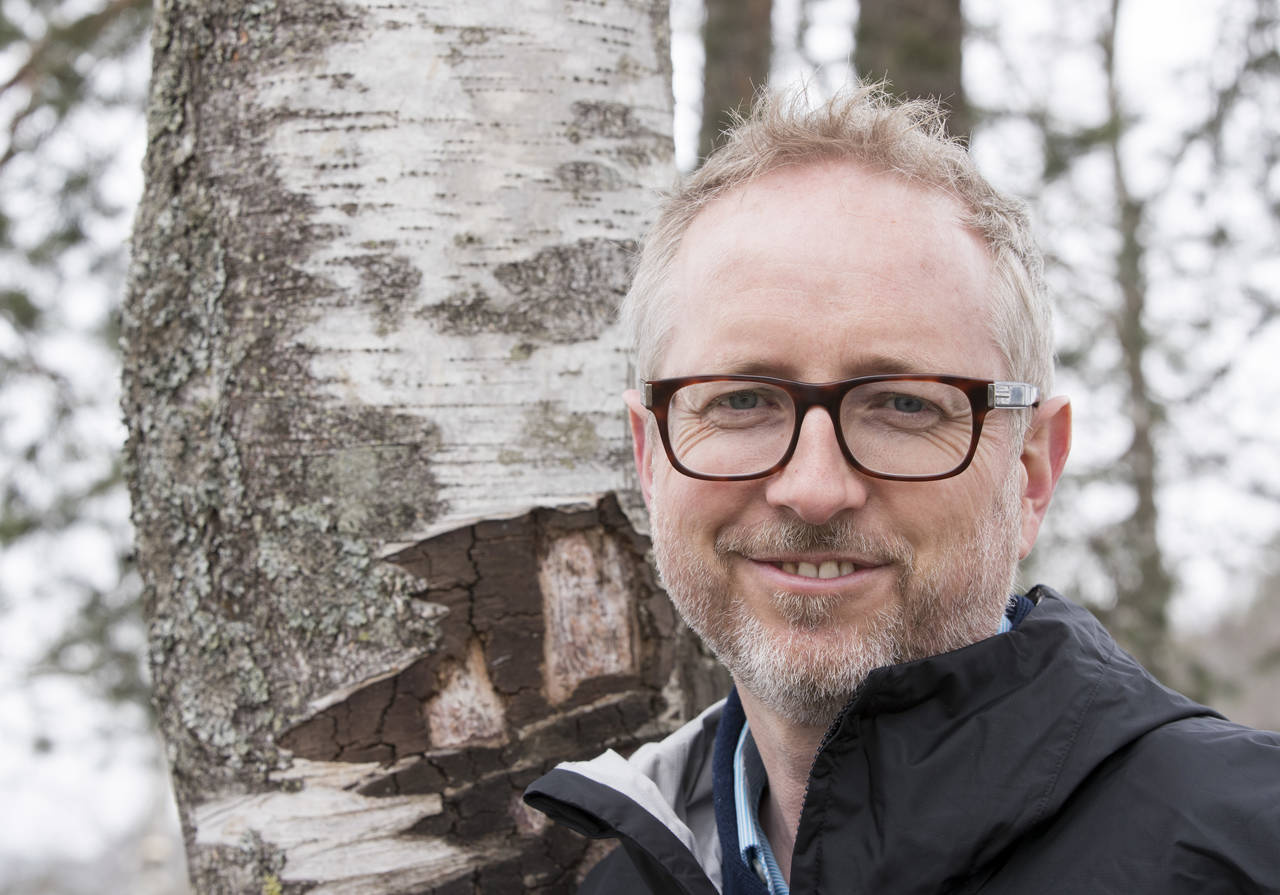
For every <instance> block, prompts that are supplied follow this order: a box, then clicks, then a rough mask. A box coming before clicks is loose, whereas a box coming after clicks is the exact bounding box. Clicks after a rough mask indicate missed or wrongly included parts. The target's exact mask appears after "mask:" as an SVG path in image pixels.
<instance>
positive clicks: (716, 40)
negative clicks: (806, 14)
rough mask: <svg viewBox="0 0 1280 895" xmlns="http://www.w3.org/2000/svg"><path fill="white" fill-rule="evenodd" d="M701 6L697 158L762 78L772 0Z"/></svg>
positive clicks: (710, 0) (717, 0)
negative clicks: (703, 14) (700, 113)
mask: <svg viewBox="0 0 1280 895" xmlns="http://www.w3.org/2000/svg"><path fill="white" fill-rule="evenodd" d="M705 8H706V19H705V21H704V23H703V26H702V44H703V48H704V51H705V63H704V65H703V75H702V80H703V91H702V128H701V131H700V133H699V136H698V158H699V159H704V158H706V157H707V156H708V155H709V154H710V153H711V150H712V149H713V148H715V146H716V144H717V142H718V141H719V137H720V134H721V133H722V132H723V131H724V130H725V129H726V128H727V127H728V126H729V124H730V122H731V120H732V113H733V112H735V111H737V110H739V109H743V108H745V107H746V106H749V105H750V104H751V98H752V96H753V94H754V92H755V91H756V90H758V89H760V88H761V87H763V86H764V85H765V84H766V83H767V82H768V80H769V65H770V60H771V58H772V55H773V25H772V16H773V2H772V0H705Z"/></svg>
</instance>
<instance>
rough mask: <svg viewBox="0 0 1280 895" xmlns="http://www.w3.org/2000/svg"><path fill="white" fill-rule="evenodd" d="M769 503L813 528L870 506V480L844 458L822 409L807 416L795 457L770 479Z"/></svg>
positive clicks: (767, 497)
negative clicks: (784, 508) (835, 517)
mask: <svg viewBox="0 0 1280 895" xmlns="http://www.w3.org/2000/svg"><path fill="white" fill-rule="evenodd" d="M765 499H766V500H768V502H769V503H770V504H771V505H773V506H779V507H786V508H788V509H790V510H791V511H792V512H793V513H795V514H796V515H797V516H798V517H800V519H802V520H804V521H805V522H808V523H810V524H811V525H821V524H822V523H824V522H827V521H829V520H830V519H831V518H833V517H834V516H836V515H838V514H839V513H841V512H843V511H844V510H850V509H857V508H859V507H861V506H862V505H863V504H864V503H866V499H867V479H866V477H865V476H863V475H862V474H861V473H859V472H858V471H857V470H855V469H854V468H853V467H852V466H850V465H849V461H848V460H846V459H845V458H844V454H843V453H841V451H840V445H839V443H837V442H836V433H835V428H834V425H833V423H832V421H831V417H830V415H829V414H828V413H827V412H826V411H825V410H823V409H822V408H821V407H810V408H809V411H808V413H806V414H805V417H804V420H803V421H802V422H801V424H800V438H799V440H798V441H797V442H796V449H795V453H793V454H792V455H791V459H790V460H789V461H788V462H787V465H786V466H785V467H783V469H782V471H781V472H778V473H776V474H775V475H773V476H771V477H770V479H769V484H768V486H767V487H766V489H765Z"/></svg>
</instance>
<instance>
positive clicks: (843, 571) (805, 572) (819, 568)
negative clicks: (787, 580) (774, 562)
mask: <svg viewBox="0 0 1280 895" xmlns="http://www.w3.org/2000/svg"><path fill="white" fill-rule="evenodd" d="M779 566H780V567H781V569H782V571H784V572H786V573H787V574H788V575H799V576H800V577H802V578H839V577H841V576H842V575H852V574H853V570H854V565H853V563H851V562H849V561H848V560H841V561H839V562H837V561H836V560H834V559H828V560H826V561H824V562H823V563H822V564H821V565H816V564H814V563H811V562H798V563H797V562H784V563H779Z"/></svg>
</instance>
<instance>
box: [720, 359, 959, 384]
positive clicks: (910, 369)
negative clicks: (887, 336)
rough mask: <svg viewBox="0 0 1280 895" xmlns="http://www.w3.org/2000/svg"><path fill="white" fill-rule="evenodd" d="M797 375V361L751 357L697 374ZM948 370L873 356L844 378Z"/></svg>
mask: <svg viewBox="0 0 1280 895" xmlns="http://www.w3.org/2000/svg"><path fill="white" fill-rule="evenodd" d="M795 372H796V366H795V362H794V361H790V360H788V361H784V362H782V363H777V362H775V361H766V360H761V359H759V358H751V359H746V360H742V361H733V360H730V361H728V362H727V363H724V362H722V363H720V365H719V369H715V370H700V371H698V373H697V374H695V375H702V374H704V373H705V374H707V375H714V374H717V373H723V374H725V375H735V374H737V375H743V376H775V377H778V378H782V379H793V378H795V377H794V374H795ZM947 372H950V371H947V370H935V369H932V368H929V369H925V368H924V367H922V366H921V365H920V363H919V361H915V360H910V359H908V358H907V357H905V356H903V355H897V354H872V355H867V356H864V357H859V358H858V359H857V362H856V363H850V364H847V365H846V366H845V367H844V369H843V371H842V375H841V376H840V377H839V378H840V379H852V378H854V377H856V376H873V375H875V374H877V373H947Z"/></svg>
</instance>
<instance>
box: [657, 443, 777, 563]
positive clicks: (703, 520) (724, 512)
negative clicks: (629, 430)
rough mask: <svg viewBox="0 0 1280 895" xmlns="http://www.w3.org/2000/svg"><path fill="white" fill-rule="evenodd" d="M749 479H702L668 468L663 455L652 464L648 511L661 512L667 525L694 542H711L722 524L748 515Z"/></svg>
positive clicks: (749, 499) (752, 490) (749, 501)
mask: <svg viewBox="0 0 1280 895" xmlns="http://www.w3.org/2000/svg"><path fill="white" fill-rule="evenodd" d="M753 484H754V483H751V482H704V481H701V480H699V479H691V478H689V477H688V476H686V475H682V474H680V473H678V472H676V471H675V470H674V469H672V468H671V465H670V464H669V463H667V462H666V461H665V458H659V459H658V461H657V462H656V463H655V465H654V474H653V492H652V495H651V497H650V512H652V513H654V514H655V515H657V514H661V515H662V516H663V517H664V518H665V520H666V528H667V530H668V531H672V532H675V533H677V534H678V536H680V537H683V538H685V539H686V540H688V541H689V542H691V543H693V544H702V543H714V541H715V538H716V534H717V533H718V532H719V531H720V530H721V529H722V528H724V527H725V526H727V525H731V524H736V523H741V522H746V521H748V516H749V515H750V509H751V505H752V494H753V493H755V491H756V490H758V489H756V488H753V487H751V486H752V485H753Z"/></svg>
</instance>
